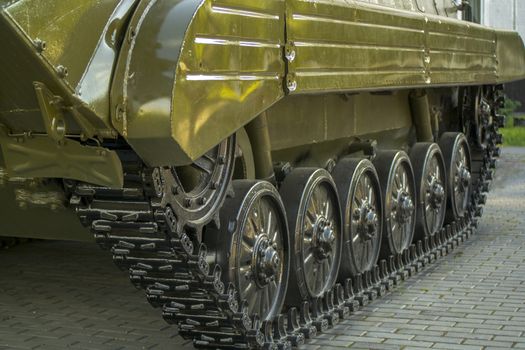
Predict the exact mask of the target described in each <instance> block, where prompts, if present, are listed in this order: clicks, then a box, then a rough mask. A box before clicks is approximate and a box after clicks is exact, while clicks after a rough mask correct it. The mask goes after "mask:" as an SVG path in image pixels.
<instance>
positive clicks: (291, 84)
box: [286, 79, 297, 92]
mask: <svg viewBox="0 0 525 350" xmlns="http://www.w3.org/2000/svg"><path fill="white" fill-rule="evenodd" d="M286 88H287V89H288V91H289V92H294V91H295V90H297V82H296V81H295V80H293V79H290V80H288V82H287V83H286Z"/></svg>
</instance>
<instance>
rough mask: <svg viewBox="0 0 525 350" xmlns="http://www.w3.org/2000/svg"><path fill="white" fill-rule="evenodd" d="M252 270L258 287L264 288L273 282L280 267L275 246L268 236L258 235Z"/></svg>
mask: <svg viewBox="0 0 525 350" xmlns="http://www.w3.org/2000/svg"><path fill="white" fill-rule="evenodd" d="M254 255H255V256H254V259H253V261H254V270H255V271H256V273H255V276H256V280H257V283H258V284H259V286H265V285H267V284H268V283H270V282H272V281H274V280H275V277H276V275H277V274H278V271H279V268H280V266H281V259H280V258H279V252H278V251H277V245H276V244H275V243H272V242H271V241H270V240H269V238H268V236H266V235H264V234H263V235H260V236H259V238H258V239H257V242H256V244H255V249H254Z"/></svg>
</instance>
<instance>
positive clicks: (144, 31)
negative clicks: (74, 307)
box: [0, 0, 525, 348]
mask: <svg viewBox="0 0 525 350" xmlns="http://www.w3.org/2000/svg"><path fill="white" fill-rule="evenodd" d="M462 6H464V5H459V4H458V5H455V3H452V2H451V3H449V2H443V3H440V2H436V1H434V0H432V1H430V0H428V1H426V0H417V1H416V0H405V1H389V0H384V1H373V2H369V1H351V2H349V1H330V2H326V1H304V0H285V1H283V0H267V1H239V0H213V1H211V0H206V1H196V0H169V1H162V2H161V1H153V0H151V1H147V0H142V1H132V0H122V1H119V2H114V1H88V0H86V1H62V0H60V1H55V2H54V3H53V4H44V3H42V2H40V1H36V0H19V1H6V0H4V1H0V8H1V10H0V44H1V46H2V47H3V48H5V50H3V52H2V54H1V55H0V77H1V78H2V82H0V147H1V151H2V155H1V157H0V197H1V198H2V203H3V204H2V213H4V214H6V215H3V216H2V219H1V220H0V236H11V237H28V238H44V239H73V240H93V239H94V240H95V241H96V242H97V243H98V244H99V245H100V246H101V247H102V248H104V249H107V250H109V251H110V252H111V253H112V255H113V259H114V261H115V263H116V264H117V265H118V266H119V267H120V268H122V269H123V270H126V271H128V272H129V273H130V279H131V282H132V283H133V284H135V285H136V286H137V287H139V288H142V289H144V290H145V292H146V295H147V298H148V300H149V301H150V303H151V304H152V305H154V306H157V307H160V308H162V314H163V316H164V318H165V319H166V320H167V321H168V322H171V323H173V324H176V325H178V327H179V330H180V334H181V336H183V337H186V338H189V339H192V340H193V341H194V345H195V346H197V347H209V348H288V347H290V346H292V345H293V346H297V345H301V344H302V343H304V341H305V339H308V338H312V337H314V336H315V334H316V333H317V332H322V331H324V330H326V328H327V327H330V326H333V325H334V324H336V323H337V322H338V320H339V319H340V318H344V317H346V316H347V315H348V314H349V313H350V312H351V311H354V310H355V309H357V308H358V307H359V306H360V305H364V304H366V303H368V302H369V301H371V300H373V299H375V298H376V297H377V296H378V295H379V296H380V295H383V294H384V293H385V292H387V291H388V290H390V289H392V288H394V287H395V285H397V284H399V283H401V281H402V280H403V279H405V278H408V277H409V276H410V275H413V274H415V272H416V271H417V270H419V269H421V268H422V266H423V265H425V264H428V263H430V262H431V261H433V260H435V259H436V258H438V257H439V256H441V255H443V254H446V252H447V251H448V250H449V249H453V248H454V247H455V246H456V245H457V244H458V243H459V242H461V241H463V240H464V239H466V238H467V237H468V236H470V235H471V233H472V232H473V231H475V227H476V224H477V218H478V217H479V216H480V215H481V213H482V205H483V204H484V202H485V201H486V194H485V193H486V192H487V191H488V190H489V184H490V180H491V179H492V176H493V169H494V168H495V165H496V162H495V158H497V156H498V155H499V148H498V145H499V144H500V143H501V135H499V134H498V128H499V127H501V126H502V125H503V123H504V118H503V117H502V116H500V115H499V112H498V110H499V108H500V107H501V106H502V103H503V102H504V95H503V85H502V84H503V83H506V82H510V81H513V80H519V79H523V78H525V55H524V53H525V51H524V47H523V42H522V41H521V39H520V37H519V36H518V35H517V34H516V33H513V32H507V31H500V30H495V29H490V28H485V27H482V26H480V25H477V24H474V23H469V22H465V21H461V20H459V19H458V18H459V12H458V11H459V9H460V8H461V7H462ZM79 219H80V220H79ZM6 241H7V240H6ZM11 241H12V240H11Z"/></svg>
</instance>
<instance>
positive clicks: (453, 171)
mask: <svg viewBox="0 0 525 350" xmlns="http://www.w3.org/2000/svg"><path fill="white" fill-rule="evenodd" d="M439 146H440V147H441V152H442V153H443V158H444V159H445V168H446V171H447V193H448V196H447V215H446V218H445V222H446V223H450V222H453V221H455V220H457V219H459V218H461V217H463V216H464V215H465V214H466V212H467V210H468V207H469V204H470V194H471V186H472V175H471V171H472V163H471V158H470V147H469V144H468V141H467V138H466V137H465V135H464V134H462V133H459V132H446V133H444V134H443V135H442V136H441V139H440V140H439Z"/></svg>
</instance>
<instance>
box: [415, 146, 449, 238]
mask: <svg viewBox="0 0 525 350" xmlns="http://www.w3.org/2000/svg"><path fill="white" fill-rule="evenodd" d="M410 160H411V161H412V167H413V169H414V178H415V181H416V198H417V215H416V232H415V234H414V240H416V241H418V240H421V241H423V240H424V239H425V238H426V237H430V236H431V235H433V234H435V233H436V232H438V231H439V230H441V228H442V227H443V222H444V221H445V214H446V209H447V203H446V199H447V191H446V183H447V180H446V171H445V161H444V160H443V154H441V149H440V148H439V146H438V145H437V144H436V143H426V142H425V143H423V142H422V143H416V144H415V145H414V146H413V147H412V149H411V150H410Z"/></svg>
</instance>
